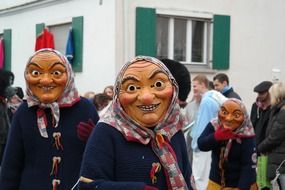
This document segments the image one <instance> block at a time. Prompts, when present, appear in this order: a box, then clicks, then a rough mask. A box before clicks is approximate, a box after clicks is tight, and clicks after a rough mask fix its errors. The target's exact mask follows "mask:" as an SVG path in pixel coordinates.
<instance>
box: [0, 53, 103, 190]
mask: <svg viewBox="0 0 285 190" xmlns="http://www.w3.org/2000/svg"><path fill="white" fill-rule="evenodd" d="M24 76H25V80H26V84H27V88H26V93H27V99H26V101H24V102H23V103H22V105H21V106H20V107H19V108H18V110H17V112H16V113H15V115H14V116H13V123H12V126H11V130H10V132H9V137H8V141H7V146H6V150H5V153H4V157H3V162H2V168H1V171H0V187H1V190H18V189H41V190H50V189H71V187H72V186H73V184H75V182H76V180H77V179H78V177H79V169H80V164H81V160H82V155H83V151H84V148H85V143H86V140H87V139H88V137H89V134H90V133H91V131H92V129H93V127H94V124H95V123H96V122H97V121H98V119H99V117H98V114H97V112H96V110H95V108H94V106H93V105H92V104H91V103H90V102H89V101H88V100H86V99H85V98H82V97H79V95H78V91H77V89H76V88H75V84H74V74H73V72H72V69H71V65H70V64H69V63H68V61H67V59H66V57H65V56H63V55H62V54H61V53H59V52H58V51H56V50H53V49H41V50H39V51H37V52H35V53H34V54H33V55H32V56H31V58H30V59H29V60H28V62H27V65H26V69H25V72H24Z"/></svg>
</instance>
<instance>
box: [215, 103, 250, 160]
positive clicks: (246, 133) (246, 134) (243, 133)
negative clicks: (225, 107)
mask: <svg viewBox="0 0 285 190" xmlns="http://www.w3.org/2000/svg"><path fill="white" fill-rule="evenodd" d="M227 101H233V102H235V103H237V104H238V105H240V107H241V111H242V112H243V114H244V121H243V123H242V124H241V125H240V126H239V127H238V128H237V129H236V130H234V131H233V133H234V134H235V135H236V140H237V142H239V143H240V142H241V139H242V138H250V137H253V136H255V133H254V128H253V126H252V123H251V121H250V117H249V115H248V112H247V110H246V107H245V105H244V104H243V103H242V102H241V101H240V100H239V99H236V98H229V99H228V100H227ZM211 123H212V125H213V126H214V129H215V130H217V129H219V128H220V127H222V126H221V121H220V120H219V118H218V117H217V118H214V119H213V120H212V121H211ZM232 141H233V139H230V140H229V141H228V143H227V145H226V150H225V153H224V158H227V156H228V153H229V151H230V148H231V144H232Z"/></svg>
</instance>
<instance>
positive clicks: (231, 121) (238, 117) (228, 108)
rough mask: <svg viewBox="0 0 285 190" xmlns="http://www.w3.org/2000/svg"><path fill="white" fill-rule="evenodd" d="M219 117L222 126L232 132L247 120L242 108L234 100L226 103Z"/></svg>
mask: <svg viewBox="0 0 285 190" xmlns="http://www.w3.org/2000/svg"><path fill="white" fill-rule="evenodd" d="M218 116H219V120H220V122H221V125H222V126H223V127H224V128H225V129H230V130H232V131H234V130H235V129H237V128H239V127H240V126H241V125H242V123H243V122H244V119H245V116H244V113H243V111H242V108H241V106H240V105H239V104H238V103H237V102H235V101H233V100H227V101H225V102H224V104H223V105H222V106H221V109H220V111H219V114H218Z"/></svg>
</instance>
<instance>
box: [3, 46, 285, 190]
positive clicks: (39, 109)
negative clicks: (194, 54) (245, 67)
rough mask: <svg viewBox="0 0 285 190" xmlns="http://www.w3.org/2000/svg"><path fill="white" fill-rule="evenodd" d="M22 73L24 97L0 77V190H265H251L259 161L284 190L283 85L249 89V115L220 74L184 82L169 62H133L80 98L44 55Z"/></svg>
mask: <svg viewBox="0 0 285 190" xmlns="http://www.w3.org/2000/svg"><path fill="white" fill-rule="evenodd" d="M23 73H24V76H25V81H26V89H25V93H23V90H22V89H21V88H20V87H14V86H13V81H14V75H13V73H12V72H11V71H5V70H0V87H1V89H0V166H1V167H0V189H1V190H18V189H21V190H32V189H41V190H70V189H81V190H95V189H104V190H133V189H135V190H164V189H168V190H192V189H193V190H258V189H260V190H261V189H262V190H267V189H270V188H271V189H272V188H273V187H272V186H270V185H268V186H266V187H263V186H262V187H261V186H259V182H258V180H257V174H259V172H260V170H258V168H257V165H258V163H257V160H258V157H261V156H266V157H267V159H268V161H267V163H266V166H267V167H266V169H267V170H266V173H265V174H263V175H266V176H265V177H266V179H267V180H268V181H272V182H273V181H275V182H276V184H277V186H279V188H280V189H281V190H282V189H283V190H285V119H284V118H285V83H283V82H276V83H272V82H270V81H262V82H260V83H259V84H257V85H256V86H255V87H254V88H253V91H254V92H255V93H257V98H256V101H255V102H254V103H253V104H252V107H251V110H250V112H249V110H247V109H246V106H245V105H244V103H243V101H242V97H241V96H240V95H239V94H238V92H236V91H235V90H234V88H233V87H232V86H231V85H230V83H229V81H230V80H229V77H228V75H227V74H225V73H218V74H216V75H215V76H214V77H213V80H212V81H211V80H209V79H208V78H207V76H206V75H204V74H198V75H195V77H194V78H193V79H191V76H190V72H189V70H188V69H187V67H186V66H185V65H184V64H182V63H180V62H178V61H175V60H171V59H162V60H159V59H156V58H154V57H148V56H137V57H135V58H134V59H132V60H130V61H129V62H127V63H126V64H125V65H124V66H123V67H122V68H121V70H120V72H119V73H118V75H117V78H116V81H115V82H114V85H109V86H106V88H104V89H103V90H102V92H99V93H98V92H96V93H95V92H93V91H88V92H86V93H85V94H84V95H82V96H80V94H79V92H78V90H77V88H76V86H75V83H74V80H75V77H74V73H73V71H72V68H71V65H70V64H69V62H68V60H67V58H66V56H64V55H63V54H62V53H60V52H58V51H56V50H54V49H49V48H45V49H40V50H38V51H36V52H35V53H34V54H33V55H31V57H30V58H29V59H28V61H27V64H26V67H25V71H24V72H23ZM191 90H192V97H191V98H190V97H189V94H190V91H191ZM24 94H25V96H24ZM272 184H273V183H272ZM276 184H274V185H276ZM274 185H273V186H274Z"/></svg>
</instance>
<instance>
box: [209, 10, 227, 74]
mask: <svg viewBox="0 0 285 190" xmlns="http://www.w3.org/2000/svg"><path fill="white" fill-rule="evenodd" d="M230 18H231V17H230V16H226V15H214V29H213V69H218V70H226V69H229V62H230V21H231V20H230Z"/></svg>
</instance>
